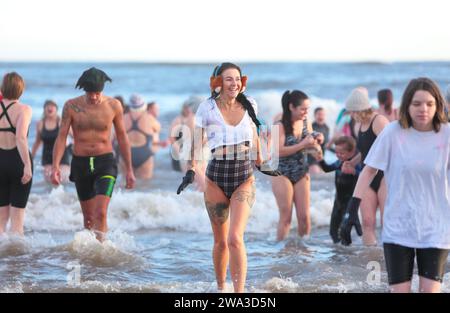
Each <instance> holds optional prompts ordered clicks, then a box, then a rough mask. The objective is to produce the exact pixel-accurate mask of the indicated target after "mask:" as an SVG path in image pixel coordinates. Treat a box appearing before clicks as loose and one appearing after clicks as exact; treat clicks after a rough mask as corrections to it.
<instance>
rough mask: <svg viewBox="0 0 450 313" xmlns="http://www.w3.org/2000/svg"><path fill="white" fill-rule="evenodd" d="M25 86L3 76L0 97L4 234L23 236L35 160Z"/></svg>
mask: <svg viewBox="0 0 450 313" xmlns="http://www.w3.org/2000/svg"><path fill="white" fill-rule="evenodd" d="M24 89H25V82H24V80H23V79H22V77H21V76H20V75H19V74H17V73H15V72H12V73H7V74H6V75H5V76H4V77H3V82H2V85H1V94H2V96H3V99H2V100H0V234H3V233H4V232H5V231H6V225H7V224H8V221H10V231H11V233H13V234H17V235H23V222H24V218H25V207H26V205H27V202H28V196H29V195H30V190H31V183H32V176H33V161H32V158H31V153H30V152H29V150H28V139H27V137H28V129H29V127H30V123H31V115H32V111H31V107H30V106H28V105H26V104H23V103H21V102H19V99H20V97H21V96H22V93H23V91H24Z"/></svg>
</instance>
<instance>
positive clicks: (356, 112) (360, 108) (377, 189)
mask: <svg viewBox="0 0 450 313" xmlns="http://www.w3.org/2000/svg"><path fill="white" fill-rule="evenodd" d="M345 107H346V110H348V111H349V112H351V114H352V117H353V118H354V119H355V121H356V122H357V123H356V124H355V133H356V134H357V140H356V147H357V148H358V151H359V152H360V153H359V154H358V155H357V156H356V157H355V158H353V159H352V160H351V161H349V162H346V163H345V164H346V165H351V166H353V167H355V166H356V164H357V163H358V162H359V163H360V164H361V166H362V167H364V160H365V158H366V156H367V154H368V153H369V150H370V147H372V145H373V143H374V142H375V139H376V138H377V136H378V135H379V134H380V133H381V131H382V130H383V128H384V127H385V126H386V125H387V124H388V123H389V120H388V119H387V118H386V117H384V116H383V115H381V114H378V113H376V112H375V111H374V110H373V109H372V107H371V105H370V103H369V92H368V91H367V89H366V88H364V87H358V88H356V89H354V90H353V91H352V93H351V94H350V96H349V97H348V98H347V100H346V103H345ZM370 187H371V188H370V189H369V190H368V192H366V193H365V194H364V197H363V199H362V201H361V216H362V232H363V234H362V236H363V242H364V244H365V245H367V246H373V245H376V244H377V240H376V234H375V228H376V213H377V208H378V207H379V208H380V220H381V225H382V224H383V211H384V201H385V199H386V185H385V183H384V178H383V172H382V171H378V173H377V175H376V176H375V178H374V179H373V180H372V182H371V184H370Z"/></svg>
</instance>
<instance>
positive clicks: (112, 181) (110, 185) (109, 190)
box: [100, 175, 116, 197]
mask: <svg viewBox="0 0 450 313" xmlns="http://www.w3.org/2000/svg"><path fill="white" fill-rule="evenodd" d="M100 179H108V180H109V182H108V187H107V189H106V192H105V196H108V197H111V195H112V192H113V189H114V185H115V183H116V178H115V177H114V176H111V175H105V176H102V177H100Z"/></svg>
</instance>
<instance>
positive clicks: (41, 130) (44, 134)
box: [31, 100, 71, 182]
mask: <svg viewBox="0 0 450 313" xmlns="http://www.w3.org/2000/svg"><path fill="white" fill-rule="evenodd" d="M60 123H61V118H60V116H59V115H58V105H57V104H56V102H54V101H52V100H47V101H45V103H44V116H43V117H42V119H41V120H40V121H39V122H38V123H37V124H36V139H35V141H34V144H33V148H32V149H31V156H32V157H33V158H34V157H35V156H36V152H37V150H38V149H39V147H40V145H41V144H43V147H42V158H41V164H42V166H43V167H44V178H45V180H46V181H47V182H51V175H52V162H53V146H54V145H55V140H56V137H58V132H59V125H60ZM70 150H71V147H70V146H69V145H66V150H65V151H64V155H63V157H62V159H61V164H60V168H61V178H62V182H67V181H68V180H69V172H70V156H71V151H70Z"/></svg>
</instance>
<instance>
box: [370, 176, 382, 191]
mask: <svg viewBox="0 0 450 313" xmlns="http://www.w3.org/2000/svg"><path fill="white" fill-rule="evenodd" d="M383 177H384V173H383V171H380V170H378V172H377V175H375V177H374V178H373V180H372V182H371V183H370V188H372V190H373V191H375V193H377V192H378V190H379V189H380V185H381V181H382V180H383Z"/></svg>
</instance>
